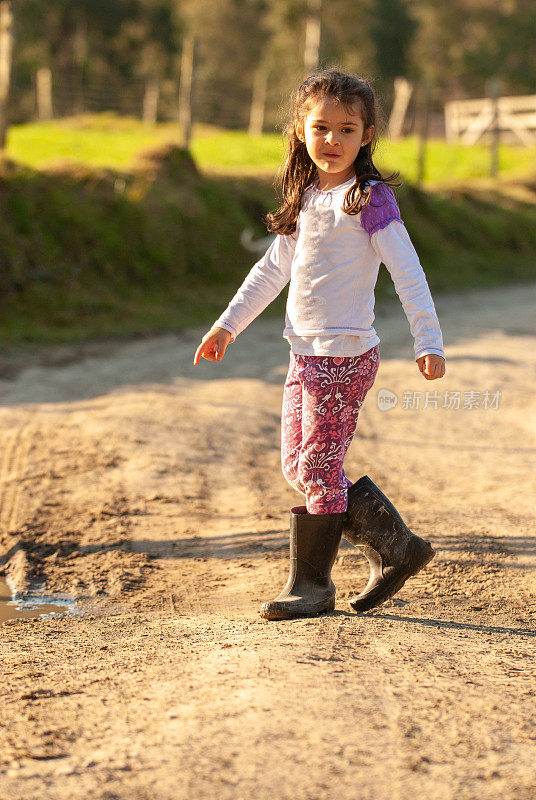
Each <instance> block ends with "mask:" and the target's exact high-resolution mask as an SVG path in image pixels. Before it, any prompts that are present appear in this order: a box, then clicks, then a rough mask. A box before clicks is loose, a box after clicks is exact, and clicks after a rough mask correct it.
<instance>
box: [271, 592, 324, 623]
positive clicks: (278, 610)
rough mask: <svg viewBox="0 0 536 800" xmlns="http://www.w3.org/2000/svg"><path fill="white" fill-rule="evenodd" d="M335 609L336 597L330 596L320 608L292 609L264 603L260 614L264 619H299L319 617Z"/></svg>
mask: <svg viewBox="0 0 536 800" xmlns="http://www.w3.org/2000/svg"><path fill="white" fill-rule="evenodd" d="M334 610H335V598H334V597H333V598H330V599H329V600H326V602H324V603H322V605H321V606H320V607H319V608H305V609H302V610H300V609H298V608H296V609H292V608H290V607H287V608H285V607H284V606H283V605H279V603H278V604H277V605H276V604H275V603H264V604H263V605H262V606H261V610H260V615H261V617H262V618H263V619H269V620H278V619H298V618H299V617H318V616H319V615H320V614H325V613H329V612H330V611H334Z"/></svg>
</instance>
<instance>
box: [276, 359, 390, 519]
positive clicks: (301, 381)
mask: <svg viewBox="0 0 536 800" xmlns="http://www.w3.org/2000/svg"><path fill="white" fill-rule="evenodd" d="M379 365H380V349H379V346H378V345H375V346H374V347H372V348H371V349H370V350H367V352H366V353H363V354H362V355H360V356H346V357H343V356H301V355H298V354H297V353H293V352H292V351H291V353H290V364H289V368H288V373H287V377H286V380H285V386H284V389H283V409H282V414H281V465H282V468H283V475H284V476H285V479H286V480H287V481H288V483H290V485H291V486H292V487H293V488H294V489H296V490H297V491H298V492H301V493H302V494H304V495H305V500H306V508H307V511H308V512H309V513H310V514H334V513H340V512H343V511H346V509H347V506H348V487H349V486H351V485H352V481H350V480H349V479H348V478H347V477H346V475H345V473H344V469H343V461H344V457H345V455H346V452H347V450H348V448H349V447H350V444H351V442H352V439H353V437H354V433H355V429H356V426H357V418H358V415H359V410H360V408H361V406H362V404H363V401H364V399H365V396H366V394H367V392H368V390H369V389H370V388H371V386H372V384H373V383H374V379H375V378H376V373H377V371H378V367H379Z"/></svg>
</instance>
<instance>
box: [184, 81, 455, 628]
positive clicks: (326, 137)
mask: <svg viewBox="0 0 536 800" xmlns="http://www.w3.org/2000/svg"><path fill="white" fill-rule="evenodd" d="M293 100H294V115H293V117H294V118H293V119H292V121H291V122H290V123H289V124H288V125H287V127H286V130H285V134H286V135H287V137H288V144H289V151H288V154H287V157H286V161H285V163H284V165H283V167H282V174H281V186H282V191H283V198H284V199H283V203H282V205H281V207H280V208H279V209H278V210H277V211H276V212H275V213H270V214H267V217H266V220H267V227H268V230H269V231H272V232H274V233H276V234H277V235H276V237H275V239H274V241H273V242H272V244H271V245H270V246H269V247H268V250H267V251H266V253H265V254H264V256H263V257H262V258H261V259H260V261H258V262H257V263H256V264H255V265H254V267H253V268H252V270H251V271H250V273H249V274H248V276H247V277H246V279H245V280H244V282H243V284H242V286H241V287H240V289H239V290H238V292H237V293H236V295H235V296H234V298H233V299H232V300H231V302H230V303H229V305H228V306H227V308H226V310H225V311H224V312H223V314H222V315H221V316H220V317H219V319H217V320H216V322H215V323H214V326H213V327H212V328H211V330H210V331H209V332H208V333H207V334H206V335H205V336H204V337H203V339H202V341H201V344H200V345H199V347H198V348H197V351H196V353H195V357H194V364H198V363H199V360H200V358H201V357H203V358H205V359H207V360H208V361H221V359H222V358H223V356H224V353H225V350H226V348H227V345H228V344H229V343H232V342H234V341H235V339H236V337H237V336H238V335H239V334H240V333H241V331H243V330H244V328H246V327H247V326H248V325H249V324H250V322H252V321H253V320H254V319H255V318H256V317H257V316H258V315H259V314H260V313H261V312H262V311H263V310H264V309H265V308H266V306H267V305H268V304H269V303H271V302H272V300H274V298H275V297H277V295H278V294H279V293H280V292H281V290H282V289H283V288H284V287H285V286H286V284H287V283H289V281H290V286H289V292H288V299H287V307H286V318H285V329H284V331H283V336H284V338H286V339H287V340H288V342H289V344H290V364H289V369H288V374H287V377H286V381H285V386H284V390H283V407H282V418H281V462H282V468H283V474H284V476H285V478H286V480H287V481H288V482H289V483H290V485H291V486H293V487H294V488H295V489H296V490H297V491H298V492H301V493H302V494H304V495H305V506H296V507H294V508H292V509H291V511H290V572H289V578H288V581H287V584H286V586H285V587H284V589H283V590H282V592H281V593H280V594H279V595H278V596H277V597H276V598H275V599H274V600H272V601H268V602H266V603H264V604H263V605H262V608H261V616H263V617H265V618H266V619H290V618H293V617H303V616H312V615H316V614H321V613H325V612H327V611H332V610H333V609H334V607H335V586H334V585H333V581H332V580H331V569H332V567H333V564H334V561H335V557H336V555H337V551H338V548H339V544H340V540H341V535H343V534H344V536H345V538H347V539H348V540H349V541H351V542H352V543H353V544H354V545H356V546H357V547H362V548H363V552H364V555H365V556H366V558H367V559H368V561H369V565H370V569H371V575H370V580H369V582H368V584H367V586H366V588H365V590H364V591H363V592H361V594H360V595H358V596H357V597H354V598H352V599H351V600H350V606H351V607H352V608H353V609H354V610H356V611H366V610H368V609H371V608H374V607H375V606H378V605H380V603H383V602H384V601H385V600H387V599H388V598H389V597H391V596H392V595H393V594H394V593H395V592H397V591H398V590H399V589H400V588H401V586H402V585H403V584H404V582H405V581H406V580H407V578H409V577H410V576H411V575H415V574H416V573H417V572H418V571H419V570H420V569H422V568H423V567H424V566H425V564H427V563H428V561H430V559H431V558H433V555H434V551H433V550H432V548H431V547H430V545H429V543H428V542H425V541H424V540H423V539H421V538H419V537H418V536H416V535H415V534H413V533H412V532H411V531H410V529H409V528H408V527H407V526H406V525H405V523H404V522H403V520H402V518H401V517H400V515H399V514H398V512H397V510H396V509H395V507H394V506H393V504H392V503H391V502H390V501H389V500H388V498H387V497H386V496H385V495H384V494H383V492H382V491H381V490H380V489H379V488H378V486H376V484H374V483H373V481H372V480H371V479H370V478H369V477H368V476H367V475H364V476H362V477H361V478H360V479H359V480H358V481H357V482H356V483H354V484H352V482H351V481H350V480H349V479H348V478H347V477H346V475H345V472H344V469H343V461H344V457H345V455H346V451H347V450H348V447H349V446H350V443H351V441H352V438H353V436H354V433H355V429H356V425H357V418H358V414H359V410H360V408H361V405H362V404H363V401H364V399H365V396H366V394H367V392H368V391H369V389H370V388H371V386H372V385H373V383H374V379H375V377H376V373H377V371H378V366H379V362H380V351H379V347H378V344H379V341H380V340H379V337H378V335H377V333H376V331H375V330H374V328H373V327H372V322H373V320H374V287H375V284H376V279H377V276H378V270H379V266H380V263H381V262H382V261H383V263H384V264H385V265H386V267H387V269H388V270H389V272H390V274H391V277H392V279H393V282H394V285H395V289H396V291H397V294H398V296H399V298H400V300H401V302H402V306H403V308H404V312H405V314H406V317H407V319H408V322H409V325H410V330H411V333H412V335H413V338H414V350H415V360H416V362H417V365H418V367H419V370H420V371H421V373H422V375H423V376H424V377H425V378H426V379H427V380H435V379H436V378H441V377H442V376H443V375H444V373H445V358H444V351H443V339H442V335H441V329H440V327H439V321H438V319H437V315H436V311H435V307H434V303H433V300H432V297H431V294H430V290H429V288H428V283H427V281H426V277H425V274H424V272H423V269H422V267H421V265H420V262H419V258H418V256H417V253H416V251H415V248H414V247H413V244H412V242H411V240H410V237H409V235H408V232H407V230H406V228H405V226H404V223H403V221H402V219H401V217H400V211H399V208H398V205H397V202H396V199H395V195H394V193H393V190H392V188H391V187H390V185H389V183H388V181H389V180H391V179H392V178H395V177H397V176H398V175H399V173H394V174H392V175H390V176H389V177H387V178H385V177H382V176H381V175H380V173H379V171H378V170H377V168H376V167H375V166H374V164H373V161H372V153H373V149H374V147H375V142H376V140H375V123H376V108H375V98H374V94H373V91H372V89H371V87H370V84H369V83H368V81H365V80H360V79H358V78H357V77H355V76H354V75H349V74H346V73H343V72H341V71H339V70H337V69H326V70H321V71H319V72H318V73H317V74H315V75H312V76H310V77H309V78H307V80H305V81H304V82H303V83H302V84H301V85H300V86H299V88H298V89H297V91H296V93H295V95H294V98H293ZM397 185H400V184H395V186H397Z"/></svg>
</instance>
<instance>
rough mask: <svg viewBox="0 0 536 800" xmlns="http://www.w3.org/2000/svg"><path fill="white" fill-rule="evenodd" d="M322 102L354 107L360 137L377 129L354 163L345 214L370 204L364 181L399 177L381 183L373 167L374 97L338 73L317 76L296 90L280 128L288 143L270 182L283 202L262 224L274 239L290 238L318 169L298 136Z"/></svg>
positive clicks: (367, 88) (348, 108) (362, 85)
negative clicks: (289, 114) (358, 117)
mask: <svg viewBox="0 0 536 800" xmlns="http://www.w3.org/2000/svg"><path fill="white" fill-rule="evenodd" d="M323 97H330V98H333V99H334V100H336V101H338V102H339V103H341V104H342V105H343V107H344V109H345V110H346V111H349V112H352V111H353V113H355V109H356V107H357V108H358V109H359V112H360V114H361V117H362V120H363V124H364V131H366V130H367V129H368V128H369V127H370V126H371V125H374V126H375V127H374V133H373V137H372V139H371V141H370V142H369V143H368V144H366V145H363V146H362V147H361V148H360V150H359V152H358V154H357V155H356V157H355V161H354V168H355V174H356V180H355V183H354V184H352V186H350V188H349V189H348V191H347V192H346V194H345V196H344V204H343V206H342V210H343V211H344V212H345V213H346V214H352V215H353V214H359V213H360V211H361V209H362V208H364V206H365V205H367V203H368V202H369V200H370V187H369V188H368V189H366V183H367V181H368V180H371V179H372V180H376V181H383V182H384V183H388V182H389V181H392V180H393V179H395V178H398V177H399V175H400V173H399V172H393V173H391V175H389V176H387V177H382V175H380V172H379V171H378V169H377V168H376V167H375V166H374V163H373V161H372V154H373V152H374V150H375V149H376V144H377V141H378V137H377V127H376V123H377V117H378V113H377V108H376V101H375V97H374V92H373V90H372V88H371V86H370V84H369V83H368V81H366V80H362V79H360V78H357V77H356V76H355V75H349V74H348V73H345V72H341V71H340V70H338V69H336V68H329V69H322V70H318V71H317V72H316V73H315V74H314V75H311V76H310V77H309V78H307V80H305V81H304V82H303V83H302V84H301V85H300V86H299V87H298V89H297V90H296V91H295V92H294V94H293V96H292V99H291V102H292V106H293V114H292V118H291V119H290V120H289V121H288V122H287V123H286V124H285V126H284V128H283V135H284V136H286V137H287V144H288V152H287V154H286V157H285V160H284V162H282V164H281V166H280V167H279V170H278V172H277V176H276V179H275V182H274V185H275V186H276V188H277V187H278V186H279V185H280V186H281V190H282V193H283V200H282V204H281V206H280V207H279V208H278V209H277V211H274V212H273V213H272V212H269V213H268V214H266V217H265V219H264V221H265V223H266V226H267V229H268V230H269V231H271V232H273V233H281V234H289V233H294V231H295V230H296V222H297V219H298V215H299V213H300V209H301V202H302V196H303V193H304V191H305V189H306V188H307V187H308V186H309V185H310V184H311V183H312V182H313V180H314V179H315V178H316V176H317V169H316V166H315V164H314V162H313V161H312V159H311V157H310V156H309V153H308V152H307V147H306V145H305V142H302V141H301V140H300V139H299V138H298V135H297V132H296V131H297V129H299V130H302V131H303V130H304V128H305V121H306V119H307V116H308V114H309V113H310V111H311V110H312V109H313V108H314V106H315V105H316V104H317V103H318V101H319V100H321V99H322V98H323ZM393 186H401V184H400V183H399V184H393Z"/></svg>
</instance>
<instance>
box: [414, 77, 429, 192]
mask: <svg viewBox="0 0 536 800" xmlns="http://www.w3.org/2000/svg"><path fill="white" fill-rule="evenodd" d="M419 88H420V92H419V94H420V100H421V103H420V105H421V113H420V126H419V127H420V130H419V154H418V158H417V184H418V185H419V186H420V185H421V184H422V182H423V180H424V178H425V175H426V147H427V144H428V129H429V121H430V86H429V84H428V81H427V80H422V81H421V82H420V87H419Z"/></svg>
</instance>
